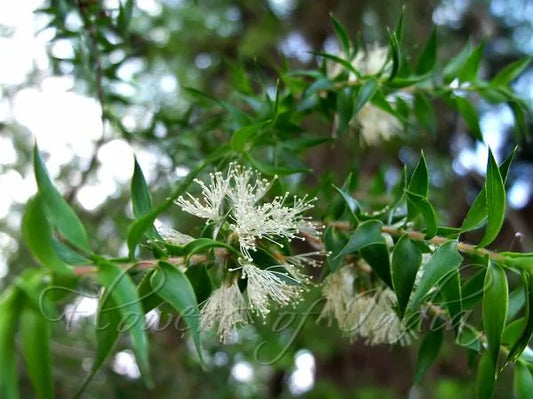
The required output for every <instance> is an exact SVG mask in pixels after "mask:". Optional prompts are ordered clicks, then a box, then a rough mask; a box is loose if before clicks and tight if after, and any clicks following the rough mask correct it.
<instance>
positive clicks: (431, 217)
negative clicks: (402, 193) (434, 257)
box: [406, 191, 438, 238]
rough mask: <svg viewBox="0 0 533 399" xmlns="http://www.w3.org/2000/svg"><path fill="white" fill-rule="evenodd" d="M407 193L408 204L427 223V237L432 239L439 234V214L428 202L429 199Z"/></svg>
mask: <svg viewBox="0 0 533 399" xmlns="http://www.w3.org/2000/svg"><path fill="white" fill-rule="evenodd" d="M406 192H407V203H408V204H409V205H410V207H411V208H412V209H415V210H416V211H417V212H419V213H420V214H421V215H422V217H423V218H424V221H425V222H426V237H427V238H431V237H433V236H435V235H436V234H437V229H438V225H437V214H436V212H435V209H434V208H433V205H431V203H430V202H429V201H428V199H427V198H425V197H422V196H421V195H418V194H414V193H411V192H409V191H406Z"/></svg>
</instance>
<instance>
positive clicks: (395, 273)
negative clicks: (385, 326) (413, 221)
mask: <svg viewBox="0 0 533 399" xmlns="http://www.w3.org/2000/svg"><path fill="white" fill-rule="evenodd" d="M421 263H422V254H421V253H420V250H419V249H418V247H417V246H416V245H415V244H414V243H413V242H412V241H411V240H410V239H409V238H408V237H407V235H403V236H402V237H401V238H400V239H399V240H398V243H397V244H396V245H395V247H394V249H393V251H392V262H391V274H392V285H393V287H394V292H395V293H396V297H397V298H398V307H399V310H400V316H401V317H403V315H404V313H405V308H406V307H407V303H408V302H409V297H410V296H411V291H412V289H413V286H414V283H415V278H416V274H417V272H418V269H419V268H420V264H421Z"/></svg>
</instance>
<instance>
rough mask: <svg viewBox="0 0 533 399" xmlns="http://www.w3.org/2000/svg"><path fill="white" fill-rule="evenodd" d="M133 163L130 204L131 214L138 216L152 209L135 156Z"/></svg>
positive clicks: (146, 187)
mask: <svg viewBox="0 0 533 399" xmlns="http://www.w3.org/2000/svg"><path fill="white" fill-rule="evenodd" d="M134 163H135V166H134V168H133V178H132V179H131V204H132V207H133V216H134V217H136V218H140V217H141V216H143V215H146V214H147V213H148V212H150V210H151V209H152V198H151V196H150V191H149V190H148V185H147V184H146V180H145V178H144V174H143V171H142V169H141V167H140V165H139V163H138V162H137V158H135V159H134Z"/></svg>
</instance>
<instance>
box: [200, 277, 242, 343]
mask: <svg viewBox="0 0 533 399" xmlns="http://www.w3.org/2000/svg"><path fill="white" fill-rule="evenodd" d="M247 322H248V316H247V313H246V302H245V300H244V298H243V296H242V294H241V292H240V290H239V287H238V285H237V282H236V281H234V282H233V283H232V284H230V285H222V286H221V287H220V288H217V289H216V290H215V291H213V292H212V293H211V296H210V297H209V298H208V299H207V301H206V302H205V304H204V306H203V308H202V310H201V311H200V324H201V326H202V329H210V328H213V327H217V331H218V335H219V338H220V340H221V341H222V342H227V341H228V339H229V338H230V337H231V334H232V333H233V332H234V331H235V328H236V327H237V326H238V325H242V324H246V323H247Z"/></svg>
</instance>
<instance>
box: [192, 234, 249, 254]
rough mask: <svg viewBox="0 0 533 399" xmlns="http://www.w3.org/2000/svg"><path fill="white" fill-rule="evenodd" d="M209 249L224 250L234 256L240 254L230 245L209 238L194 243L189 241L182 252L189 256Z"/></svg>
mask: <svg viewBox="0 0 533 399" xmlns="http://www.w3.org/2000/svg"><path fill="white" fill-rule="evenodd" d="M211 248H224V249H227V250H228V251H229V252H231V253H233V254H234V255H237V256H239V255H240V252H239V251H237V250H236V249H235V248H233V247H232V246H231V245H228V244H226V243H225V242H222V241H217V240H213V239H211V238H197V239H196V240H194V241H191V242H190V243H188V244H187V245H185V247H184V248H183V252H184V253H185V254H186V255H188V256H191V255H193V254H195V253H198V252H203V251H206V250H208V249H211Z"/></svg>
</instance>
